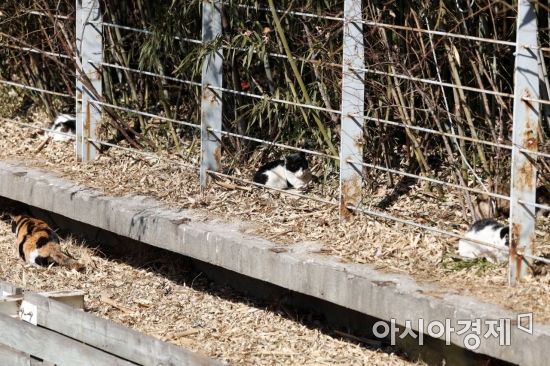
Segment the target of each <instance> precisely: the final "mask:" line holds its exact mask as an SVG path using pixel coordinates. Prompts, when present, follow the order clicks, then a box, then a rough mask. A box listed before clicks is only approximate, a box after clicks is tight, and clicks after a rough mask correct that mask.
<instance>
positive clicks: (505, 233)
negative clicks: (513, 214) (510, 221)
mask: <svg viewBox="0 0 550 366" xmlns="http://www.w3.org/2000/svg"><path fill="white" fill-rule="evenodd" d="M506 236H510V227H509V226H505V227H503V228H502V229H501V230H500V238H501V239H504V237H506Z"/></svg>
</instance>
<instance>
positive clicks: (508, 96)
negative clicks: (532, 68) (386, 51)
mask: <svg viewBox="0 0 550 366" xmlns="http://www.w3.org/2000/svg"><path fill="white" fill-rule="evenodd" d="M352 69H353V68H352ZM353 70H357V71H364V72H366V73H369V74H374V75H384V76H392V77H396V78H399V79H404V80H410V81H419V82H422V83H426V84H432V85H438V86H444V87H448V88H453V89H460V90H466V91H472V92H478V93H482V94H489V95H497V96H500V97H505V98H513V97H514V94H510V93H504V92H501V91H494V90H488V89H481V88H474V87H470V86H463V85H456V84H453V83H446V82H442V81H437V80H431V79H424V78H418V77H415V76H408V75H403V74H395V73H391V72H386V71H380V70H373V69H368V68H364V69H363V68H358V69H353Z"/></svg>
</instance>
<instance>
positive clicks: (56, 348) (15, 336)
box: [0, 305, 133, 366]
mask: <svg viewBox="0 0 550 366" xmlns="http://www.w3.org/2000/svg"><path fill="white" fill-rule="evenodd" d="M63 306H65V307H66V308H68V309H71V310H73V311H75V312H78V311H76V310H74V309H72V308H71V307H69V306H67V305H63ZM67 319H70V318H68V317H67V318H65V319H63V320H62V321H63V322H67ZM0 343H2V344H4V345H7V346H9V347H12V348H15V349H17V350H19V351H23V352H26V353H29V354H31V355H33V356H36V357H38V358H41V359H43V360H48V361H50V362H54V363H55V364H57V365H59V366H63V365H67V366H69V365H70V366H73V365H113V366H119V365H120V366H130V365H133V364H132V363H131V362H128V361H125V360H123V359H120V358H117V357H115V356H113V355H110V354H107V353H105V352H102V351H100V350H98V349H95V348H92V347H90V346H87V345H85V344H83V343H80V342H78V341H75V340H73V339H70V338H68V337H65V336H63V335H61V334H57V333H55V332H52V331H50V330H47V329H44V328H40V327H36V326H34V325H31V324H29V323H26V322H24V321H21V320H17V319H12V318H10V317H9V316H6V315H3V314H0Z"/></svg>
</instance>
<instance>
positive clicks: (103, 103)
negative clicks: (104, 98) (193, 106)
mask: <svg viewBox="0 0 550 366" xmlns="http://www.w3.org/2000/svg"><path fill="white" fill-rule="evenodd" d="M90 103H91V104H97V105H100V106H103V107H108V108H113V109H118V110H121V111H124V112H128V113H135V114H138V115H140V116H144V117H150V118H158V119H160V120H163V121H166V122H172V123H176V124H179V125H183V126H187V127H191V128H197V129H200V128H201V126H200V124H194V123H191V122H186V121H180V120H177V119H173V118H168V117H163V116H159V115H158V114H152V113H147V112H142V111H138V110H136V109H131V108H126V107H121V106H118V105H114V104H109V103H105V102H100V101H99V100H95V99H90Z"/></svg>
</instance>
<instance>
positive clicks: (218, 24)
mask: <svg viewBox="0 0 550 366" xmlns="http://www.w3.org/2000/svg"><path fill="white" fill-rule="evenodd" d="M221 34H222V2H221V1H220V0H204V1H203V3H202V42H203V47H204V46H206V45H207V44H208V43H209V42H213V41H215V40H216V39H217V37H219V36H220V35H221ZM222 75H223V53H222V49H221V48H217V49H216V50H214V51H212V52H210V53H209V54H208V55H206V56H205V59H204V61H203V64H202V98H201V169H200V184H201V189H204V188H205V187H206V185H207V184H208V170H212V171H218V169H219V168H220V165H221V161H220V160H221V144H220V139H221V136H220V133H219V132H212V131H211V129H215V130H218V131H219V130H221V129H222V92H221V90H213V89H211V88H209V86H213V87H221V86H222V83H223V78H222Z"/></svg>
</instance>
